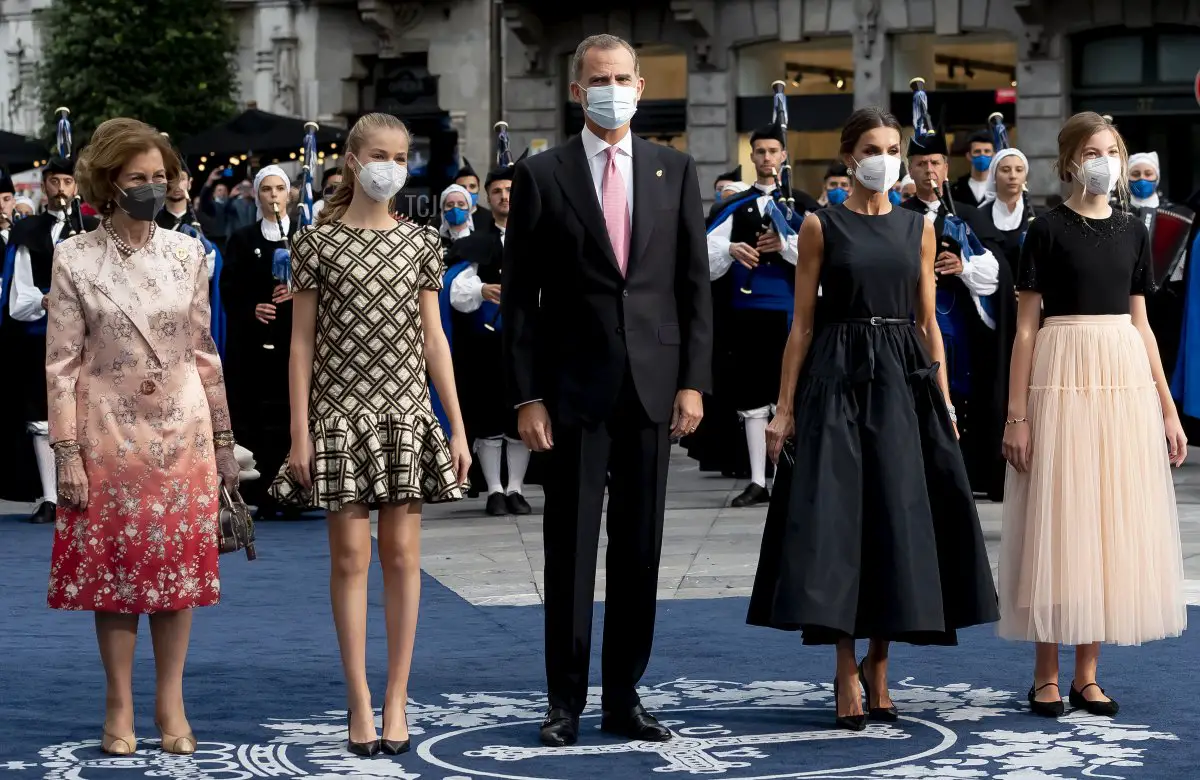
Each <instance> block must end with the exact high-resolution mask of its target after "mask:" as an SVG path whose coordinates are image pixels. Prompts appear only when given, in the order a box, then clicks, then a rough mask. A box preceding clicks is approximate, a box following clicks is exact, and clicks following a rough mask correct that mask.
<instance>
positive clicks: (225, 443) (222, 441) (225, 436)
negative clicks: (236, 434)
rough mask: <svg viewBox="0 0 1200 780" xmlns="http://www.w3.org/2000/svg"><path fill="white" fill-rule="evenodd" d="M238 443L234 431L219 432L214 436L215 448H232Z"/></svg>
mask: <svg viewBox="0 0 1200 780" xmlns="http://www.w3.org/2000/svg"><path fill="white" fill-rule="evenodd" d="M236 443H237V442H235V441H234V438H233V431H217V432H216V433H214V434H213V446H215V447H232V446H233V445H234V444H236Z"/></svg>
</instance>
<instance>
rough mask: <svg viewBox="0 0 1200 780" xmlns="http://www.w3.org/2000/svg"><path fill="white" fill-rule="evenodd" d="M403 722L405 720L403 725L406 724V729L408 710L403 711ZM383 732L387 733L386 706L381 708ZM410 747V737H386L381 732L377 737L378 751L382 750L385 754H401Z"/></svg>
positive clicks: (406, 729)
mask: <svg viewBox="0 0 1200 780" xmlns="http://www.w3.org/2000/svg"><path fill="white" fill-rule="evenodd" d="M404 722H405V726H406V728H405V729H404V730H405V731H408V728H407V725H408V712H407V711H405V713H404ZM383 733H384V734H386V733H387V707H384V708H383ZM411 748H412V740H411V739H386V738H385V737H383V735H382V734H381V735H380V737H379V750H380V752H382V753H383V754H385V755H388V756H398V755H401V754H402V753H407V752H408V751H409V750H410V749H411Z"/></svg>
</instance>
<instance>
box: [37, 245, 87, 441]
mask: <svg viewBox="0 0 1200 780" xmlns="http://www.w3.org/2000/svg"><path fill="white" fill-rule="evenodd" d="M62 247H63V245H62V244H59V246H58V248H56V249H55V251H54V266H53V267H54V270H53V272H52V275H51V281H50V295H49V296H48V301H47V303H46V396H47V397H46V400H47V407H48V409H49V415H50V419H49V423H50V441H51V442H60V441H61V442H73V441H75V440H76V429H77V418H76V414H77V412H76V405H75V387H76V384H77V383H78V382H79V370H80V366H81V365H82V364H83V341H84V337H85V336H86V334H87V325H86V322H85V320H84V318H83V304H82V303H81V301H80V298H79V293H78V291H77V290H76V288H75V279H74V277H73V276H72V274H71V263H70V262H69V261H68V260H67V259H66V258H64V256H63V255H64V253H63V251H62Z"/></svg>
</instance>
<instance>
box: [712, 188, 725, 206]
mask: <svg viewBox="0 0 1200 780" xmlns="http://www.w3.org/2000/svg"><path fill="white" fill-rule="evenodd" d="M723 200H725V199H724V198H723V197H721V191H720V190H717V192H716V194H715V195H713V202H714V203H716V204H717V205H720V204H721V201H723Z"/></svg>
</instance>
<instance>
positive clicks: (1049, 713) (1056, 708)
mask: <svg viewBox="0 0 1200 780" xmlns="http://www.w3.org/2000/svg"><path fill="white" fill-rule="evenodd" d="M1051 685H1053V686H1054V689H1055V690H1058V683H1054V682H1048V683H1046V684H1045V685H1039V686H1038V687H1036V688H1030V689H1029V711H1030V712H1032V713H1033V714H1034V715H1041V716H1042V717H1043V718H1057V717H1060V716H1061V715H1062V714H1063V713H1064V712H1066V709H1067V708H1066V707H1064V706H1063V703H1062V697H1061V696H1060V697H1059V698H1057V699H1055V700H1054V701H1038V700H1037V699H1036V698H1034V697H1036V696H1037V695H1038V693H1040V692H1041V690H1042V689H1043V688H1049V687H1050V686H1051Z"/></svg>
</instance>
